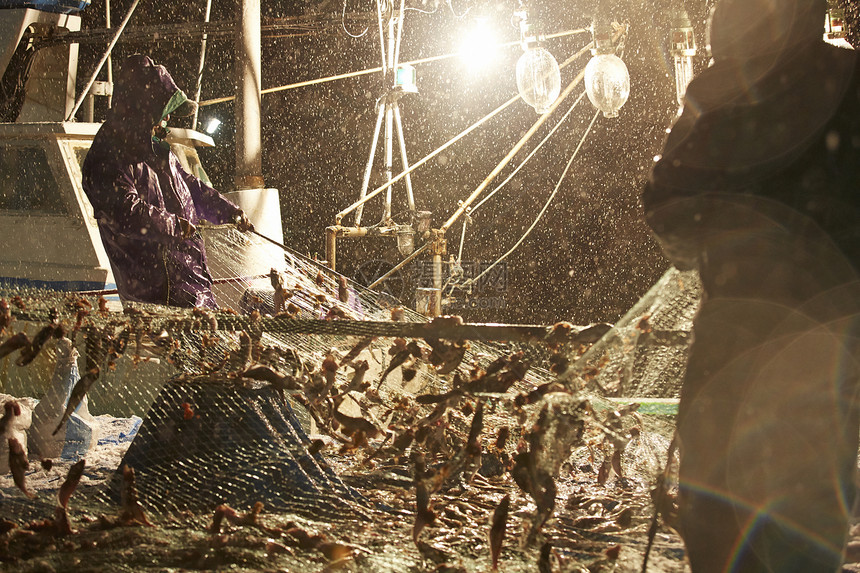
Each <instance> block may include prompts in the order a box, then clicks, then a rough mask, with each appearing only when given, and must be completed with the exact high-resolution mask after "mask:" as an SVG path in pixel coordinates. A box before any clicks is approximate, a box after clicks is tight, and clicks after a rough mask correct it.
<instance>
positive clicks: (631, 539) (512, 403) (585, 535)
mask: <svg viewBox="0 0 860 573" xmlns="http://www.w3.org/2000/svg"><path fill="white" fill-rule="evenodd" d="M206 240H207V248H208V249H209V252H210V259H211V267H212V270H213V276H214V277H215V278H216V282H217V287H216V296H217V299H218V301H219V305H220V307H221V310H220V311H218V312H211V313H210V312H202V311H196V310H195V311H192V310H183V309H175V308H166V307H160V306H152V305H140V304H133V305H132V304H129V305H126V306H125V308H121V307H119V306H118V305H116V304H115V303H112V302H111V301H108V300H105V298H104V296H102V295H101V294H99V293H92V294H80V293H61V292H49V291H43V290H28V289H11V288H7V289H5V290H3V291H0V296H2V298H3V299H4V300H5V301H6V302H7V304H8V306H9V308H10V316H11V323H10V324H9V325H8V326H6V328H5V331H4V332H3V335H2V336H3V338H2V339H3V341H4V348H5V349H6V350H8V351H9V352H8V354H7V355H6V356H5V357H4V358H2V359H0V374H2V383H3V386H2V389H0V390H2V392H3V393H5V395H0V401H2V402H3V403H4V404H5V405H6V407H5V411H6V413H7V414H8V415H10V416H9V417H8V418H7V422H8V423H6V424H5V427H4V428H3V432H4V433H5V439H4V440H3V441H4V443H3V444H2V446H0V447H3V448H4V450H3V451H2V452H0V458H2V460H3V462H5V463H4V465H3V466H2V467H0V470H2V473H3V475H2V476H0V514H2V516H3V517H4V519H6V520H9V522H8V524H7V525H5V526H4V533H3V534H2V535H4V538H3V544H2V545H0V547H2V549H0V557H2V558H3V559H4V560H6V561H9V562H27V560H28V559H30V558H31V557H32V556H33V554H34V552H35V551H36V549H34V548H39V550H40V551H42V550H44V549H45V546H44V544H42V545H39V543H37V542H35V541H33V539H30V537H27V539H28V540H29V541H22V540H23V539H24V538H23V537H21V535H20V534H18V535H16V534H15V532H16V531H22V530H23V529H25V528H29V530H30V531H31V532H33V531H35V532H36V533H35V535H36V537H37V538H38V539H55V538H56V536H58V535H59V536H67V535H69V532H68V531H66V529H67V528H65V525H64V524H66V523H67V520H68V518H69V517H71V518H72V523H74V524H76V526H77V528H78V532H77V533H76V535H78V537H77V538H76V539H79V540H83V539H86V540H87V541H86V542H87V543H91V542H92V539H91V538H89V537H86V536H88V535H98V533H97V532H101V533H102V534H104V532H106V531H111V532H114V531H116V532H119V531H126V528H125V527H124V526H129V525H141V523H150V524H155V525H157V526H160V527H161V528H162V529H163V528H164V524H165V523H174V524H177V523H179V524H181V526H179V528H180V529H182V530H183V531H185V533H184V535H187V536H190V537H188V538H186V539H184V541H183V543H185V544H186V545H188V544H190V545H192V546H193V547H198V549H199V550H198V551H196V552H193V555H189V554H188V550H187V549H186V550H180V549H179V548H178V547H175V546H174V544H173V541H175V540H174V539H172V538H170V539H164V538H160V537H159V535H167V534H166V533H164V532H163V531H161V532H160V533H159V532H158V531H156V530H157V529H158V527H156V528H155V530H152V531H150V530H149V529H148V528H145V529H143V530H140V532H138V533H136V535H140V536H143V537H144V538H146V539H147V540H149V541H152V539H150V537H152V536H155V537H154V539H156V540H157V542H161V544H162V545H163V546H164V547H165V549H164V554H163V555H162V557H161V558H160V559H161V562H160V563H159V564H158V566H159V567H164V566H174V567H191V568H215V567H214V565H216V564H223V563H234V564H236V563H239V562H240V561H236V560H235V559H239V558H238V557H235V556H231V555H232V554H230V552H229V551H228V549H229V546H230V543H229V542H228V541H224V540H223V539H222V540H221V541H220V542H219V543H223V547H218V548H216V549H213V545H212V544H213V541H212V539H213V538H212V535H213V534H219V533H220V532H221V531H222V528H233V529H232V531H234V532H235V531H236V530H237V529H242V530H243V531H247V533H245V535H247V536H248V538H249V539H251V538H253V539H257V538H256V537H254V536H255V535H257V536H263V538H264V539H266V540H267V541H265V542H260V541H259V540H257V541H253V543H257V545H254V546H253V547H250V548H249V549H248V552H247V554H245V555H244V557H242V559H245V560H246V561H247V562H242V563H243V564H244V565H247V566H248V567H252V568H253V567H260V566H262V565H260V563H257V560H260V559H262V560H264V561H266V560H268V561H267V563H269V564H270V565H271V560H272V559H274V558H275V557H273V555H278V556H280V557H277V559H283V560H286V561H284V563H286V565H285V564H282V566H284V567H287V568H289V567H301V563H305V562H306V560H307V559H311V560H313V559H314V557H311V556H310V555H319V554H322V555H323V556H324V558H325V559H327V560H329V561H332V560H337V559H340V558H347V557H348V561H349V562H350V563H352V565H351V566H354V567H357V568H358V569H361V570H366V568H370V567H373V568H375V569H381V570H392V571H403V570H407V569H409V568H411V567H416V566H418V565H417V564H421V563H425V564H426V563H427V562H428V560H430V561H431V562H432V561H434V560H436V561H437V562H440V561H439V560H440V559H441V560H442V561H454V562H459V563H461V564H463V566H464V567H466V568H467V569H470V568H471V567H472V566H480V567H485V566H486V562H487V559H488V558H489V557H488V554H487V555H485V553H486V550H483V551H478V549H475V550H474V552H473V553H474V554H472V553H469V552H465V553H464V552H463V551H461V550H458V549H454V548H455V547H461V546H464V545H463V543H466V545H465V546H470V547H472V546H474V544H471V545H469V539H470V536H472V537H474V536H475V531H476V530H477V529H480V528H483V527H484V524H485V523H486V522H487V520H488V518H489V516H490V514H492V513H493V512H494V511H496V509H495V508H497V506H499V503H500V500H501V498H502V497H503V496H504V495H507V496H508V499H510V502H509V505H510V509H509V510H508V511H509V512H510V515H511V518H510V519H511V520H513V519H514V517H513V516H514V515H516V516H517V518H521V519H523V520H524V522H525V524H524V531H525V532H526V533H525V539H526V540H527V541H529V543H526V544H524V545H520V546H519V548H518V549H516V550H513V553H511V554H510V559H514V560H515V561H516V563H520V564H521V565H522V567H523V568H524V569H522V570H528V569H529V567H526V565H525V563H526V562H531V561H530V560H531V559H533V558H543V559H555V558H556V557H559V556H563V557H564V558H565V559H577V560H579V561H582V562H587V561H589V560H590V561H594V560H600V559H612V560H614V559H616V558H617V557H616V556H613V555H611V554H610V555H607V554H604V553H603V551H604V550H605V549H606V548H607V547H609V546H611V545H612V544H613V543H621V542H623V543H624V544H625V546H626V547H630V548H632V549H631V551H632V552H631V553H630V554H629V556H628V558H629V559H633V560H635V558H636V555H640V554H641V551H640V550H641V544H642V543H644V529H645V527H646V526H645V521H646V519H647V515H648V512H649V509H648V505H649V503H650V502H649V500H648V499H647V497H648V496H647V492H648V490H649V489H650V487H651V485H653V480H654V477H655V475H656V474H657V472H659V471H660V468H661V467H662V465H663V464H664V463H665V455H666V449H667V446H668V440H669V438H670V436H671V432H672V418H671V414H672V408H673V407H674V400H673V399H674V398H676V397H677V391H678V384H679V380H680V375H681V374H682V373H683V364H684V361H685V358H686V349H687V344H688V342H689V336H688V333H689V329H690V327H691V318H692V314H693V313H694V312H695V309H696V307H697V304H698V283H697V281H696V279H695V276H694V275H692V274H690V273H678V272H677V271H674V270H671V271H669V272H668V273H667V274H666V276H664V278H663V279H662V280H661V281H660V282H659V283H658V284H657V285H656V286H655V288H654V289H652V291H651V292H649V293H648V295H646V297H644V298H643V300H642V301H640V303H639V304H638V305H637V306H636V307H634V308H633V309H631V311H630V313H628V315H627V316H625V317H624V319H622V320H621V321H619V323H618V324H617V325H615V327H614V328H609V326H608V325H592V326H588V327H576V326H572V325H569V324H564V323H562V324H559V325H554V326H551V327H542V326H513V325H464V324H461V323H460V322H459V321H458V320H455V319H451V318H443V319H436V320H434V321H429V322H428V321H427V320H426V319H425V318H424V317H422V316H421V315H418V314H417V313H415V312H412V311H411V310H409V309H407V308H403V307H401V306H400V305H398V303H397V302H396V301H394V300H392V299H391V297H389V296H386V295H383V294H380V293H377V292H374V291H370V290H367V289H366V288H363V287H362V286H361V285H358V284H356V283H355V282H354V281H351V280H349V279H346V278H345V277H342V276H339V275H337V274H335V273H333V272H331V271H329V270H327V269H325V268H324V267H323V266H322V265H320V264H319V263H317V262H315V261H313V260H311V259H309V258H307V257H303V256H301V255H299V254H297V253H293V252H289V251H285V250H283V249H281V248H277V247H274V246H273V245H271V244H270V243H269V242H267V241H265V240H263V239H260V238H259V237H255V236H253V235H245V234H241V233H238V232H237V231H235V230H234V229H230V228H218V229H208V230H207V231H206ZM273 268H274V269H275V270H276V271H277V273H276V274H273V273H272V269H273ZM19 333H23V335H19ZM16 336H18V337H19V338H18V342H20V341H21V340H24V337H26V339H27V340H28V341H29V344H22V345H21V348H14V349H13V347H14V346H15V345H16V342H15V341H14V340H13V339H14V338H15V337H16ZM10 341H12V342H11V343H10ZM40 341H41V342H42V343H43V344H42V345H41V346H40V347H39V342H40ZM37 347H38V348H37ZM37 351H38V352H37ZM28 353H29V354H32V355H33V358H32V361H30V362H29V363H26V362H27V360H28V359H29V355H28ZM631 402H638V403H640V404H641V405H639V406H638V411H637V406H636V405H630V403H631ZM9 404H13V405H14V406H9ZM61 421H62V423H61ZM13 440H14V442H15V443H13ZM16 443H17V445H16ZM18 446H21V448H22V449H23V450H24V451H25V452H27V453H26V454H24V458H21V456H20V455H17V454H16V452H17V450H18ZM10 448H11V449H10ZM27 456H29V467H28V468H26V469H25V468H23V466H22V465H21V462H22V459H23V460H24V461H25V462H26V459H27ZM81 459H85V460H86V462H85V466H84V469H83V475H82V476H80V477H79V478H78V480H77V482H76V481H75V479H74V468H75V467H77V466H76V465H75V464H76V462H78V460H81ZM40 461H41V462H42V463H41V464H40ZM10 470H11V471H10ZM69 472H71V475H70V476H69V479H66V476H67V473H69ZM64 480H65V482H66V484H67V485H61V484H63V483H64ZM75 483H77V490H76V491H75ZM607 487H612V488H616V489H615V490H614V491H615V493H616V494H617V496H615V499H614V500H613V499H610V500H608V501H607V499H606V498H605V497H604V498H603V500H602V501H599V499H600V495H599V493H597V490H599V489H600V488H607ZM72 491H75V493H74V497H73V498H72V500H71V501H69V496H70V495H71V492H72ZM595 500H598V501H595ZM261 507H264V508H265V514H263V515H267V516H270V517H267V518H265V519H264V518H263V517H262V516H261V514H260V508H261ZM496 512H497V513H500V511H496ZM46 518H47V519H46ZM586 518H588V519H586ZM498 519H499V520H501V516H499V518H498ZM34 520H35V521H34ZM494 521H496V520H495V519H494ZM222 522H223V524H224V525H223V526H222V525H221V524H222ZM332 524H338V525H332ZM510 527H511V526H509V528H510ZM243 528H247V530H245V529H243ZM368 528H369V529H368ZM7 530H8V531H7ZM314 531H316V532H325V533H327V534H328V537H327V538H326V539H328V541H326V542H325V543H329V545H324V542H323V541H321V539H322V536H321V535H316V537H314V536H313V535H311V537H310V538H308V537H307V535H309V533H308V532H311V533H312V532H314ZM502 531H504V529H503V530H502ZM509 531H511V532H512V531H513V529H509ZM46 532H47V533H46ZM113 535H123V534H121V533H114V534H113ZM125 535H128V534H125ZM485 535H486V531H484V532H483V533H480V538H481V539H484V536H485ZM496 535H498V528H496ZM81 536H84V537H81ZM332 537H334V538H335V539H338V540H339V541H338V542H337V543H333V544H332V542H331V538H332ZM346 538H349V539H351V540H352V542H350V543H347V542H346V541H345V539H346ZM309 539H310V540H309ZM384 539H387V541H386V542H385V543H382V541H383V540H384ZM490 539H491V541H490V545H491V546H492V545H493V541H492V539H493V533H491V534H490ZM574 539H578V540H579V543H578V544H573V543H572V542H571V540H574ZM425 540H432V541H425ZM457 540H459V541H457ZM400 541H402V543H401V542H400ZM157 542H153V543H157ZM539 542H547V543H551V544H552V546H553V547H555V550H554V551H555V553H552V552H549V553H547V551H548V550H547V549H546V547H545V546H544V548H543V550H542V551H541V543H539ZM81 543H82V544H83V543H84V541H81ZM93 543H94V542H93ZM243 543H246V544H251V545H253V543H252V541H249V540H248V539H246V540H245V541H244V542H243ZM485 543H486V542H483V541H482V543H481V545H482V546H485ZM260 544H262V545H260ZM272 544H274V545H272ZM658 545H659V544H658ZM338 547H340V549H338ZM200 548H202V549H200ZM371 548H373V550H371ZM305 550H309V551H311V553H305ZM663 550H664V551H663V553H660V548H659V547H658V557H657V559H658V561H659V559H660V555H663V557H665V558H666V559H669V561H670V562H672V561H673V559H676V558H677V552H678V551H679V546H678V543H677V542H676V541H668V540H667V541H666V542H665V543H663ZM112 551H113V550H109V549H105V550H104V553H103V554H101V557H100V558H99V559H96V560H94V562H93V563H94V565H93V567H95V566H96V565H95V564H96V563H97V562H98V564H99V566H101V567H104V566H107V565H106V563H110V564H111V566H112V567H114V566H115V565H116V562H115V561H116V560H117V559H118V558H117V557H116V555H114V553H113V552H112ZM183 551H184V552H183ZM212 551H215V552H216V553H217V555H216V556H214V557H213V555H212ZM434 551H435V552H436V553H434ZM538 551H539V552H540V553H539V554H537V553H535V552H538ZM440 554H441V556H440ZM135 555H137V554H136V553H134V551H131V553H130V554H127V555H125V557H123V560H124V561H123V562H124V563H127V564H128V565H129V567H137V568H138V569H139V568H140V567H142V565H141V563H138V562H137V561H135V560H136V557H135ZM553 555H555V556H556V557H553ZM623 555H626V553H625V554H623ZM623 555H622V559H623ZM332 556H334V557H332ZM52 559H55V560H56V561H57V563H65V561H63V560H64V559H65V557H64V556H63V555H55V556H53V557H52ZM212 559H215V560H216V561H218V560H220V561H218V563H214V562H213V561H211V560H212ZM171 563H172V565H171ZM514 565H515V564H512V565H511V567H512V570H519V569H517V567H518V566H519V565H517V566H514ZM679 570H680V569H679Z"/></svg>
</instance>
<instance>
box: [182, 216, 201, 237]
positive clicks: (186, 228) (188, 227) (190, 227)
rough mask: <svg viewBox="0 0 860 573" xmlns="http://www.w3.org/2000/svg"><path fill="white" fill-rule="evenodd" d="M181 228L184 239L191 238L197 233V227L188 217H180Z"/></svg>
mask: <svg viewBox="0 0 860 573" xmlns="http://www.w3.org/2000/svg"><path fill="white" fill-rule="evenodd" d="M179 228H180V230H181V231H182V238H183V239H190V238H191V237H193V236H194V235H195V234H196V233H197V227H196V226H194V224H193V223H192V222H191V221H189V220H188V219H183V218H182V217H179Z"/></svg>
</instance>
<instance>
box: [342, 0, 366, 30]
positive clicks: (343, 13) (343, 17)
mask: <svg viewBox="0 0 860 573" xmlns="http://www.w3.org/2000/svg"><path fill="white" fill-rule="evenodd" d="M340 27H341V28H343V31H344V32H346V35H347V36H349V37H350V38H361V37H362V36H364V35H365V34H367V31H368V30H370V26H365V27H364V32H362V33H361V34H358V35H356V34H353V33H351V32H350V31H349V30H347V29H346V0H343V12H342V13H341V16H340Z"/></svg>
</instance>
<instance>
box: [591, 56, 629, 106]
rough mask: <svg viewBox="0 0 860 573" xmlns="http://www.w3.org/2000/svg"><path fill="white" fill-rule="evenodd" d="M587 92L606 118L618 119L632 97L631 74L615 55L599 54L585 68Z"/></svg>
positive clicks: (592, 102)
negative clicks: (619, 112) (621, 110)
mask: <svg viewBox="0 0 860 573" xmlns="http://www.w3.org/2000/svg"><path fill="white" fill-rule="evenodd" d="M585 91H586V93H587V94H588V99H589V100H590V101H591V104H592V105H593V106H594V107H596V108H597V109H599V110H600V111H602V112H603V116H604V117H618V110H619V109H621V106H623V105H624V104H625V103H626V102H627V98H628V97H629V96H630V73H629V72H628V71H627V65H626V64H625V63H624V61H623V60H622V59H621V58H619V57H618V56H616V55H615V54H597V55H596V56H594V57H593V58H591V61H590V62H588V65H587V66H585Z"/></svg>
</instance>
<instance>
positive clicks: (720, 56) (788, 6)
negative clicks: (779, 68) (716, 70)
mask: <svg viewBox="0 0 860 573" xmlns="http://www.w3.org/2000/svg"><path fill="white" fill-rule="evenodd" d="M826 10H827V3H826V0H720V1H719V2H718V3H717V6H716V8H715V9H714V13H713V16H712V17H711V21H710V26H709V30H708V32H709V40H710V42H709V43H710V45H711V55H713V57H714V60H715V61H720V60H727V59H742V60H749V59H752V58H756V57H760V56H768V57H770V58H778V57H781V56H783V55H785V53H786V52H791V51H794V50H795V49H797V47H798V46H803V45H805V44H808V43H810V42H820V41H821V38H822V36H823V34H824V15H825V13H826Z"/></svg>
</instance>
